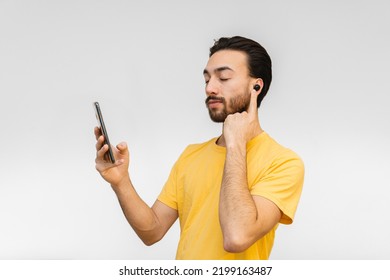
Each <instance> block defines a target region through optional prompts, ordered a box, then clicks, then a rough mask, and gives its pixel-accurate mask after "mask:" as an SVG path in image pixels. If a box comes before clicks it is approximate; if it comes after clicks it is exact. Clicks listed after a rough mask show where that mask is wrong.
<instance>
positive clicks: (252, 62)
mask: <svg viewBox="0 0 390 280" xmlns="http://www.w3.org/2000/svg"><path fill="white" fill-rule="evenodd" d="M203 74H204V78H205V82H206V95H207V98H206V105H207V108H208V110H209V114H210V117H211V119H212V120H213V121H215V122H221V123H222V134H221V135H220V136H219V137H218V138H217V137H216V138H213V139H211V140H210V141H207V142H205V143H202V144H196V145H189V146H188V147H187V148H186V149H185V151H184V152H183V153H182V155H181V156H180V157H179V159H178V160H177V162H176V163H175V165H174V167H173V168H172V171H171V174H170V176H169V178H168V181H167V182H166V184H165V186H164V188H163V189H162V191H161V194H160V195H159V197H158V198H157V200H156V202H155V203H154V204H153V206H152V207H149V206H148V205H146V204H145V202H144V201H143V200H142V199H141V198H140V197H139V196H138V194H137V193H136V191H135V189H134V187H133V185H132V183H131V180H130V176H129V174H128V167H129V152H128V149H127V145H126V143H120V144H119V145H117V147H116V149H114V150H115V155H116V158H117V159H118V160H117V161H116V163H115V164H111V163H110V162H109V161H106V160H105V157H104V155H105V153H106V152H107V151H108V146H107V145H104V137H103V136H102V135H101V133H100V130H99V129H98V128H95V135H96V138H97V144H96V149H97V157H96V169H97V170H98V171H99V172H100V174H101V175H102V177H103V178H104V179H105V180H106V181H107V182H109V183H110V184H111V186H112V188H113V190H114V192H115V193H116V195H117V197H118V199H119V203H120V205H121V207H122V209H123V212H124V214H125V216H126V218H127V220H128V222H129V223H130V225H131V226H132V228H133V229H134V231H135V232H136V233H137V234H138V236H139V237H140V238H141V239H142V241H143V242H144V243H145V244H147V245H151V244H153V243H155V242H157V241H159V240H160V239H161V238H162V237H163V236H164V235H165V233H166V232H167V231H168V229H169V228H170V227H171V226H172V224H173V223H174V222H175V221H176V219H177V218H179V220H180V228H181V235H180V241H179V245H178V248H177V254H176V258H177V259H268V258H269V255H270V252H271V249H272V246H273V242H274V237H275V230H276V228H277V226H278V224H279V223H284V224H290V223H292V221H293V218H294V214H295V211H296V208H297V204H298V201H299V198H300V195H301V191H302V185H303V176H304V168H303V163H302V161H301V159H300V158H299V157H298V156H297V155H296V154H295V153H294V152H292V151H291V150H289V149H286V148H284V147H282V146H281V145H279V144H278V143H276V142H275V141H274V140H273V139H272V138H271V137H270V136H269V135H268V134H267V133H266V132H264V131H263V130H262V128H261V126H260V123H259V120H258V107H259V106H260V103H261V101H262V99H263V98H264V96H265V95H266V93H267V91H268V88H269V86H270V83H271V79H272V73H271V59H270V57H269V55H268V54H267V52H266V50H265V49H264V48H263V47H262V46H261V45H259V44H258V43H257V42H254V41H252V40H250V39H247V38H243V37H238V36H236V37H232V38H220V39H219V40H218V41H216V42H215V44H214V46H213V47H211V49H210V57H209V61H208V63H207V65H206V67H205V69H204V71H203Z"/></svg>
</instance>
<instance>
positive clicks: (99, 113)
mask: <svg viewBox="0 0 390 280" xmlns="http://www.w3.org/2000/svg"><path fill="white" fill-rule="evenodd" d="M93 108H94V109H95V115H96V119H97V121H98V124H99V128H100V131H101V132H102V134H103V135H104V143H105V144H107V145H108V152H107V153H106V154H105V156H106V158H107V160H110V161H111V162H112V163H115V157H114V153H113V152H112V148H111V144H110V140H109V138H108V134H107V129H106V126H105V125H104V121H103V115H102V110H101V109H100V105H99V102H94V103H93Z"/></svg>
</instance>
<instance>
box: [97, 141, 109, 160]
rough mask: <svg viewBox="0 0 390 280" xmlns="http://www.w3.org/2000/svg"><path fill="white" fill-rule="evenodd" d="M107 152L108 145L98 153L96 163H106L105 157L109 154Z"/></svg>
mask: <svg viewBox="0 0 390 280" xmlns="http://www.w3.org/2000/svg"><path fill="white" fill-rule="evenodd" d="M107 151H108V145H107V144H104V145H103V147H102V148H101V149H100V150H98V151H97V152H96V162H97V161H105V157H104V155H105V154H106V153H107Z"/></svg>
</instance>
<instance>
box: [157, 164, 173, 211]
mask: <svg viewBox="0 0 390 280" xmlns="http://www.w3.org/2000/svg"><path fill="white" fill-rule="evenodd" d="M177 169H178V162H176V163H175V165H174V166H173V167H172V170H171V173H170V174H169V177H168V180H167V182H166V183H165V185H164V187H163V189H162V190H161V193H160V195H159V196H158V197H157V199H158V200H159V201H161V202H162V203H164V204H165V205H168V206H169V207H171V208H173V209H175V210H177V209H178V204H177Z"/></svg>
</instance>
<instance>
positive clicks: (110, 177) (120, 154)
mask: <svg viewBox="0 0 390 280" xmlns="http://www.w3.org/2000/svg"><path fill="white" fill-rule="evenodd" d="M94 132H95V137H96V140H97V142H96V159H95V162H96V170H97V171H98V172H99V173H100V175H101V176H102V177H103V179H104V180H106V181H107V182H108V183H110V184H111V186H112V187H113V188H114V190H115V189H116V188H119V187H120V186H121V185H124V184H123V183H124V182H125V181H130V177H129V150H128V149H127V144H126V143H125V142H122V143H119V144H118V145H117V146H116V147H112V150H113V153H114V156H115V159H116V161H115V163H111V162H110V161H109V160H107V159H106V157H105V154H106V153H107V151H108V145H107V144H104V136H103V135H102V133H101V131H100V129H99V128H98V127H95V130H94Z"/></svg>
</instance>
